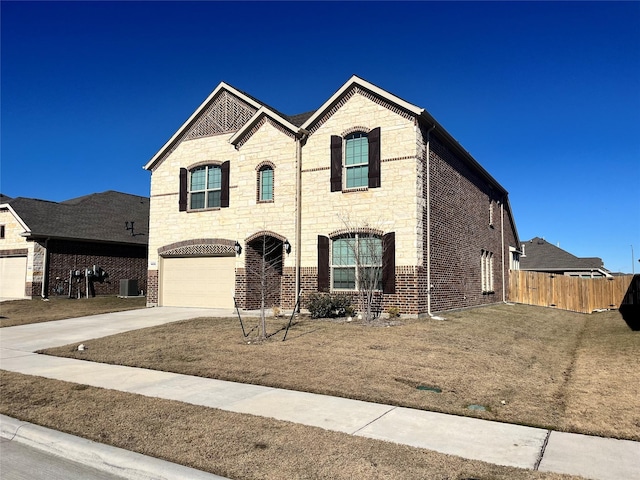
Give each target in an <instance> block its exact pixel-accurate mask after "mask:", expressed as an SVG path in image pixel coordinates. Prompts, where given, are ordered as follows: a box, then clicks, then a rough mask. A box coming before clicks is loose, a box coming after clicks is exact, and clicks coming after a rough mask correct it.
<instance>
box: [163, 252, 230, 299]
mask: <svg viewBox="0 0 640 480" xmlns="http://www.w3.org/2000/svg"><path fill="white" fill-rule="evenodd" d="M235 264H236V259H235V256H232V257H231V256H229V257H183V258H163V259H162V260H161V270H160V305H162V306H165V307H205V308H233V307H234V303H233V296H234V293H235Z"/></svg>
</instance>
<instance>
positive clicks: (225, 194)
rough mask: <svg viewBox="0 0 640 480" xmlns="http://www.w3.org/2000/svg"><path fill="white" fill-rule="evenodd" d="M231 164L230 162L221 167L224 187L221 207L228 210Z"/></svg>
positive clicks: (222, 186)
mask: <svg viewBox="0 0 640 480" xmlns="http://www.w3.org/2000/svg"><path fill="white" fill-rule="evenodd" d="M230 165H231V163H230V162H229V160H227V161H226V162H224V163H223V164H222V165H220V170H221V171H222V185H221V193H220V207H222V208H226V207H228V206H229V170H230V168H229V167H230Z"/></svg>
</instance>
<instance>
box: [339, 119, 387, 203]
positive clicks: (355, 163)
mask: <svg viewBox="0 0 640 480" xmlns="http://www.w3.org/2000/svg"><path fill="white" fill-rule="evenodd" d="M380 185H381V181H380V127H377V128H374V129H373V130H370V131H369V132H368V133H367V132H365V131H362V130H356V131H353V132H351V133H349V134H348V135H346V136H345V137H344V138H343V137H341V136H339V135H331V191H332V192H340V191H344V190H350V189H364V188H379V187H380Z"/></svg>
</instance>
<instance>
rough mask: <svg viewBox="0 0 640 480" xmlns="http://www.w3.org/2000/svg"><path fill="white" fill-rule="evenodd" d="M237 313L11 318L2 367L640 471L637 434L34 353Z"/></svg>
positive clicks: (542, 461) (411, 438)
mask: <svg viewBox="0 0 640 480" xmlns="http://www.w3.org/2000/svg"><path fill="white" fill-rule="evenodd" d="M230 313H231V314H232V312H222V311H220V312H217V311H212V310H207V309H178V308H173V309H172V308H167V307H161V308H153V309H145V310H134V311H128V312H119V313H114V314H108V315H98V316H95V317H84V318H81V319H72V320H63V321H57V322H47V323H42V324H33V325H25V326H20V327H9V328H3V329H2V330H1V331H0V336H1V338H0V368H2V369H5V370H10V371H14V372H20V373H25V374H29V375H38V376H43V377H47V378H54V379H58V380H65V381H69V382H76V383H81V384H86V385H92V386H96V387H101V388H110V389H117V390H122V391H125V392H130V393H136V394H140V395H146V396H150V397H159V398H165V399H170V400H178V401H182V402H186V403H191V404H195V405H202V406H207V407H214V408H219V409H222V410H227V411H231V412H238V413H249V414H253V415H260V416H264V417H270V418H275V419H279V420H286V421H290V422H295V423H300V424H303V425H310V426H315V427H321V428H324V429H327V430H335V431H339V432H344V433H348V434H351V435H358V436H362V437H368V438H374V439H380V440H386V441H391V442H395V443H400V444H405V445H410V446H413V447H419V448H425V449H429V450H434V451H438V452H441V453H447V454H452V455H458V456H460V457H463V458H468V459H474V460H482V461H486V462H490V463H494V464H498V465H507V466H515V467H520V468H527V469H532V470H540V471H551V472H557V473H570V474H574V475H581V476H584V477H586V478H593V479H598V480H599V479H602V480H617V479H622V478H624V479H629V480H640V443H639V442H632V441H628V440H615V439H607V438H600V437H590V436H586V435H577V434H568V433H561V432H553V431H549V430H545V429H540V428H532V427H525V426H521V425H512V424H505V423H499V422H492V421H487V420H480V419H473V418H467V417H459V416H454V415H444V414H440V413H434V412H427V411H421V410H413V409H408V408H400V407H393V406H389V405H381V404H375V403H369V402H362V401H357V400H350V399H345V398H338V397H329V396H325V395H317V394H310V393H305V392H295V391H290V390H281V389H275V388H270V387H262V386H257V385H246V384H238V383H233V382H225V381H221V380H213V379H205V378H200V377H190V376H187V375H180V374H174V373H167V372H159V371H153V370H146V369H140V368H132V367H122V366H117V365H105V364H99V363H94V362H84V361H82V360H75V359H69V358H58V357H46V356H42V355H37V354H34V353H31V352H33V350H37V349H41V348H47V347H53V346H58V345H64V344H68V343H75V342H81V341H85V340H87V339H89V338H98V337H101V336H104V335H109V334H113V333H118V332H122V331H126V330H133V329H136V328H142V327H144V326H151V325H158V324H162V323H168V322H172V321H177V320H182V319H186V318H194V317H198V316H218V315H225V316H228V315H229V314H230ZM96 317H101V318H96ZM107 324H108V325H107Z"/></svg>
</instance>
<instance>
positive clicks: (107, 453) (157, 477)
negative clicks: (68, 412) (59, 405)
mask: <svg viewBox="0 0 640 480" xmlns="http://www.w3.org/2000/svg"><path fill="white" fill-rule="evenodd" d="M0 437H2V438H3V439H7V440H10V441H16V442H19V443H22V444H24V445H27V446H29V447H32V448H36V449H38V450H41V451H44V452H46V453H49V454H52V455H57V456H59V457H63V458H66V459H67V460H70V461H72V462H76V463H80V464H82V465H86V466H88V467H92V468H95V469H97V470H101V471H103V472H108V473H110V474H112V475H119V476H121V477H125V478H127V479H129V480H178V479H185V480H186V479H188V480H228V479H226V478H225V477H220V476H218V475H214V474H211V473H207V472H202V471H200V470H196V469H194V468H190V467H185V466H183V465H178V464H176V463H171V462H168V461H166V460H160V459H158V458H154V457H149V456H147V455H142V454H140V453H134V452H130V451H128V450H124V449H122V448H117V447H112V446H110V445H105V444H102V443H97V442H94V441H92V440H87V439H85V438H81V437H76V436H74V435H69V434H67V433H62V432H58V431H56V430H51V429H49V428H45V427H41V426H39V425H34V424H31V423H28V422H23V421H21V420H17V419H15V418H12V417H8V416H6V415H1V414H0Z"/></svg>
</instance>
